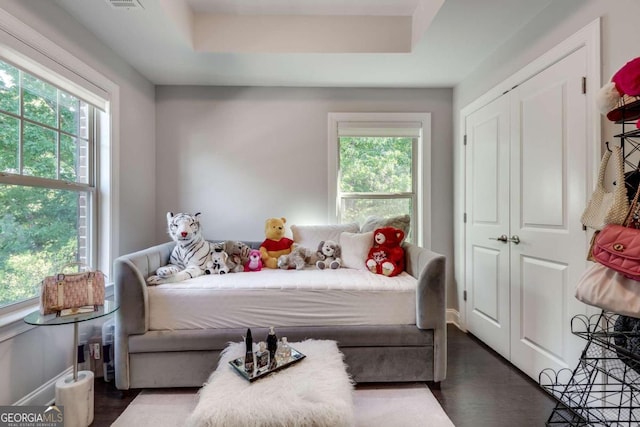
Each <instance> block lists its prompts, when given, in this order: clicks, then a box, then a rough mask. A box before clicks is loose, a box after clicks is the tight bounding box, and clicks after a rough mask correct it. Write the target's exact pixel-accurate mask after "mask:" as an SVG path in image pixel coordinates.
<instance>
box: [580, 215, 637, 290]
mask: <svg viewBox="0 0 640 427" xmlns="http://www.w3.org/2000/svg"><path fill="white" fill-rule="evenodd" d="M591 253H592V254H593V258H594V259H595V260H596V261H597V262H599V263H600V264H602V265H604V266H606V267H609V268H611V269H613V270H615V271H617V272H619V273H620V274H622V275H624V276H625V277H628V278H630V279H633V280H640V230H638V229H636V228H629V227H625V226H623V225H613V224H610V225H607V226H605V227H604V228H603V229H602V231H600V233H598V235H597V236H596V240H595V243H594V245H593V250H592V252H591ZM639 286H640V284H639Z"/></svg>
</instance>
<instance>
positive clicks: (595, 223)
mask: <svg viewBox="0 0 640 427" xmlns="http://www.w3.org/2000/svg"><path fill="white" fill-rule="evenodd" d="M612 156H613V162H614V166H615V173H616V186H615V189H614V190H613V191H611V192H607V190H606V189H605V188H604V177H605V174H606V171H607V164H608V163H609V159H610V158H611V157H612ZM624 182H625V181H624V163H623V159H622V150H621V149H620V147H617V146H614V147H613V150H612V151H609V150H607V151H606V152H605V153H604V156H602V161H601V162H600V170H599V172H598V182H597V183H596V188H595V189H594V190H593V194H592V195H591V198H590V199H589V203H587V207H586V208H585V210H584V212H583V213H582V217H580V221H581V222H582V224H584V225H585V226H587V227H589V228H593V229H595V230H602V228H604V226H605V225H607V224H618V225H620V224H622V223H623V222H624V220H625V217H626V216H627V212H628V211H629V199H628V198H627V189H626V187H625V183H624Z"/></svg>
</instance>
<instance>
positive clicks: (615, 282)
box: [576, 263, 640, 317]
mask: <svg viewBox="0 0 640 427" xmlns="http://www.w3.org/2000/svg"><path fill="white" fill-rule="evenodd" d="M576 298H577V299H578V300H580V301H582V302H583V303H585V304H589V305H592V306H594V307H598V308H602V309H605V310H607V311H611V312H613V313H618V314H624V315H626V316H631V317H640V282H638V281H636V280H633V279H629V278H627V277H624V276H623V275H622V274H620V273H618V272H617V271H615V270H612V269H610V268H608V267H605V266H604V265H602V264H598V263H595V264H592V265H591V266H590V267H589V268H587V270H586V271H585V272H584V273H583V274H582V277H580V280H578V285H577V286H576Z"/></svg>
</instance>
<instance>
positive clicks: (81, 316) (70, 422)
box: [24, 299, 118, 427]
mask: <svg viewBox="0 0 640 427" xmlns="http://www.w3.org/2000/svg"><path fill="white" fill-rule="evenodd" d="M117 309H118V305H117V304H116V302H115V301H114V300H112V299H107V300H105V301H104V305H103V306H99V307H98V310H96V311H91V312H89V313H78V314H70V315H67V316H60V317H57V316H56V315H55V314H47V315H42V314H40V310H36V311H34V312H31V313H29V314H28V315H27V316H26V317H25V318H24V321H25V323H28V324H29V325H35V326H57V325H69V324H73V374H71V375H67V376H65V377H64V378H62V379H60V380H58V381H57V382H56V405H57V406H64V425H65V427H71V426H78V427H86V426H88V425H89V424H91V423H92V422H93V372H91V371H80V372H78V324H79V323H80V322H86V321H88V320H93V319H97V318H99V317H104V316H108V315H109V314H112V313H113V312H115V311H116V310H117Z"/></svg>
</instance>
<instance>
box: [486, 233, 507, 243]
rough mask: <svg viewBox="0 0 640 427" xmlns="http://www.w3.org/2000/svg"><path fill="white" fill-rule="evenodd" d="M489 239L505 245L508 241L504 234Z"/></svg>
mask: <svg viewBox="0 0 640 427" xmlns="http://www.w3.org/2000/svg"><path fill="white" fill-rule="evenodd" d="M489 239H491V240H497V241H499V242H502V243H507V242H508V241H509V238H508V237H507V235H506V234H503V235H502V236H500V237H489Z"/></svg>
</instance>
